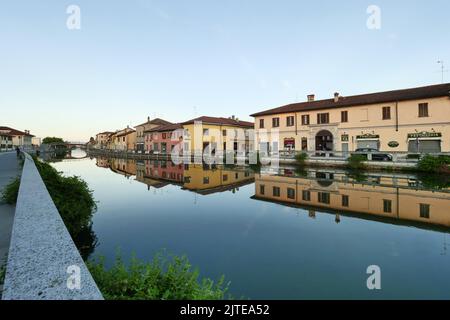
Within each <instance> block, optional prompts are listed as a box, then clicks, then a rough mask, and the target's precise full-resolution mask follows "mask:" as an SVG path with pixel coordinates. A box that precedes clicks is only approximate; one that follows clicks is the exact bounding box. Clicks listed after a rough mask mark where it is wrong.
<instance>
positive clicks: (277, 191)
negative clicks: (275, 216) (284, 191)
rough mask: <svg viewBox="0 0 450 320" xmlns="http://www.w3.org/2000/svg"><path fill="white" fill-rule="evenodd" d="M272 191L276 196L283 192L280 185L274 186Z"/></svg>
mask: <svg viewBox="0 0 450 320" xmlns="http://www.w3.org/2000/svg"><path fill="white" fill-rule="evenodd" d="M272 193H273V196H274V197H279V196H280V194H281V192H280V188H279V187H273V190H272Z"/></svg>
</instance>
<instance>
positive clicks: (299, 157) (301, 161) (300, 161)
mask: <svg viewBox="0 0 450 320" xmlns="http://www.w3.org/2000/svg"><path fill="white" fill-rule="evenodd" d="M306 159H308V154H307V153H305V152H301V153H297V154H296V155H295V160H296V162H297V165H299V166H300V167H304V166H305V161H306Z"/></svg>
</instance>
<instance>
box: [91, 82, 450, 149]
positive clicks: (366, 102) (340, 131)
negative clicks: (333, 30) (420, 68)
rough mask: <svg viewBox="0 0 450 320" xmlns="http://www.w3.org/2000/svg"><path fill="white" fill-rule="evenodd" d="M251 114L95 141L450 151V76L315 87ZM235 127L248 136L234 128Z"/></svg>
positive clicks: (130, 145)
mask: <svg viewBox="0 0 450 320" xmlns="http://www.w3.org/2000/svg"><path fill="white" fill-rule="evenodd" d="M251 116H252V117H253V118H254V119H255V122H254V123H252V122H245V121H239V120H238V119H236V118H234V117H231V118H217V117H206V116H204V117H199V118H196V119H192V120H189V121H186V122H183V123H171V122H169V121H166V120H162V119H153V120H150V119H148V120H147V122H145V123H143V124H140V125H137V126H135V128H134V129H133V128H129V127H127V128H125V129H123V130H119V131H116V132H102V133H99V134H97V139H96V142H97V147H98V148H102V149H113V150H128V151H129V150H134V151H137V152H143V153H168V152H170V151H171V150H173V148H175V147H177V146H180V147H181V149H184V150H190V151H194V152H195V151H197V150H198V149H204V148H206V147H208V146H209V147H210V148H211V149H213V150H216V151H219V152H221V151H229V150H232V151H237V150H260V151H261V150H264V151H269V152H280V151H294V152H298V151H307V152H316V151H336V152H343V153H345V152H349V151H356V150H357V149H361V148H370V149H372V150H376V151H386V152H408V153H441V152H450V83H447V84H440V85H432V86H425V87H419V88H412V89H402V90H394V91H386V92H378V93H370V94H362V95H355V96H343V95H341V94H339V93H335V94H334V97H333V98H331V99H325V100H316V99H315V95H314V94H311V95H308V97H307V101H306V102H301V103H294V104H289V105H285V106H281V107H277V108H272V109H268V110H264V111H260V112H256V113H254V114H252V115H251ZM198 122H201V124H202V125H201V126H198V125H195V124H196V123H198ZM236 129H243V130H239V131H240V132H244V135H240V134H239V133H233V130H236ZM253 129H254V130H253ZM250 131H251V132H252V133H251V134H250ZM227 134H228V135H227Z"/></svg>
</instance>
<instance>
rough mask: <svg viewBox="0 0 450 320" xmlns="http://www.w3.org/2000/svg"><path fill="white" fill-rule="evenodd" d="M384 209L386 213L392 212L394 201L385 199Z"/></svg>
mask: <svg viewBox="0 0 450 320" xmlns="http://www.w3.org/2000/svg"><path fill="white" fill-rule="evenodd" d="M383 211H384V212H385V213H391V212H392V201H391V200H386V199H384V200H383Z"/></svg>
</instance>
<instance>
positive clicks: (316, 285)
mask: <svg viewBox="0 0 450 320" xmlns="http://www.w3.org/2000/svg"><path fill="white" fill-rule="evenodd" d="M53 165H54V166H55V167H56V168H57V169H58V170H59V171H63V172H65V173H67V174H70V175H77V176H80V177H82V178H83V179H85V180H86V181H87V182H88V183H89V186H90V188H91V189H93V190H94V197H95V199H96V200H97V201H98V211H97V212H96V214H95V215H94V217H93V225H92V229H93V231H94V232H95V235H96V237H98V242H97V241H96V240H95V243H96V244H97V246H96V247H95V252H94V255H102V256H105V258H106V263H107V264H108V263H112V262H113V261H114V258H115V255H116V252H117V248H121V251H122V252H123V253H124V259H128V258H130V257H131V253H136V255H137V257H139V258H142V259H145V260H151V259H153V256H154V254H156V253H157V252H159V251H160V250H161V249H164V248H165V249H167V250H168V251H169V252H173V253H175V254H178V255H183V254H185V255H187V256H188V257H189V259H190V261H191V262H192V264H193V265H194V266H196V267H198V268H199V270H200V271H201V273H202V275H204V276H207V277H210V278H217V277H219V276H220V275H222V274H224V275H225V276H226V278H227V280H229V281H231V293H232V294H233V295H234V296H237V297H240V296H245V297H249V298H252V299H314V298H317V299H328V298H334V299H348V298H350V299H352V298H353V299H354V298H369V299H372V298H384V299H391V298H397V299H398V298H402V299H405V298H412V299H415V298H420V299H424V298H426V299H433V298H446V299H448V298H450V294H449V291H448V288H449V287H450V275H449V274H448V271H447V270H448V265H449V264H450V255H448V254H447V241H448V239H447V238H448V233H449V231H450V219H449V217H450V212H448V208H450V190H449V185H448V184H447V183H446V181H445V179H444V180H442V178H441V179H437V180H436V179H435V177H431V176H426V177H425V178H424V177H421V176H417V175H414V174H399V173H386V172H383V173H358V174H355V173H354V172H353V173H352V172H350V173H349V172H345V171H341V170H322V169H320V170H315V169H304V170H301V169H298V168H294V167H293V168H281V169H272V168H265V167H263V168H260V169H259V168H258V170H256V171H254V170H252V169H251V168H250V167H245V166H242V167H227V166H202V165H189V166H184V165H182V166H179V165H175V164H173V163H171V162H168V161H153V160H143V161H134V160H131V159H113V158H109V159H108V158H96V159H89V158H86V159H83V160H73V159H69V160H64V161H63V162H58V163H54V164H53ZM253 168H255V167H253ZM148 190H152V192H149V191H148ZM88 242H89V241H88ZM86 248H87V249H89V250H87V251H90V250H91V249H90V247H89V246H86ZM91 248H92V247H91ZM127 253H129V254H130V256H129V257H127V256H126V255H127ZM372 264H377V265H379V266H380V267H381V269H382V273H383V280H382V281H383V290H381V292H376V293H374V292H373V291H369V290H367V287H366V280H367V274H366V269H367V266H369V265H372ZM411 279H414V281H415V282H414V286H411Z"/></svg>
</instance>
